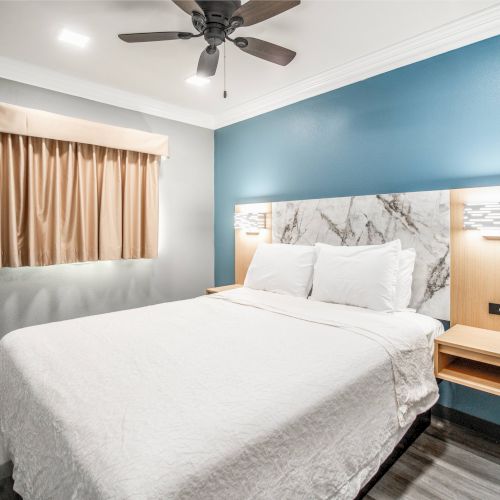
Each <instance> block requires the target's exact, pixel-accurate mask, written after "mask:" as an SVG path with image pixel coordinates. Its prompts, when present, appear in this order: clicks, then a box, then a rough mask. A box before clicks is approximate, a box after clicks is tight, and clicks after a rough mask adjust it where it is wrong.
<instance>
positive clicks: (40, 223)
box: [0, 132, 159, 267]
mask: <svg viewBox="0 0 500 500" xmlns="http://www.w3.org/2000/svg"><path fill="white" fill-rule="evenodd" d="M158 162H159V156H157V155H153V154H148V153H143V152H131V151H124V150H120V149H112V148H109V147H104V146H98V145H90V144H81V143H78V142H67V141H62V140H55V139H44V138H39V137H31V136H26V135H18V134H11V133H2V132H0V252H1V260H0V267H18V266H43V265H51V264H63V263H69V262H82V261H94V260H108V259H137V258H153V257H156V256H157V255H158Z"/></svg>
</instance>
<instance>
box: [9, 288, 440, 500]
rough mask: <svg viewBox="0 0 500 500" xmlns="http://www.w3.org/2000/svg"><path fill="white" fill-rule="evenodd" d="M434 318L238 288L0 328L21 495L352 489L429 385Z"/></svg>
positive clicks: (419, 405)
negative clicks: (8, 329) (17, 327)
mask: <svg viewBox="0 0 500 500" xmlns="http://www.w3.org/2000/svg"><path fill="white" fill-rule="evenodd" d="M440 331H441V326H440V324H439V323H438V322H436V321H434V320H432V319H430V318H427V317H424V316H421V315H418V314H415V313H396V314H385V313H377V312H371V311H367V310H361V309H358V308H352V307H346V306H334V305H331V304H323V303H318V302H312V301H307V300H304V299H297V298H291V297H285V296H279V295H276V294H271V293H266V292H257V291H252V290H246V289H242V290H235V291H232V292H226V293H224V294H217V295H213V296H209V297H200V298H197V299H192V300H187V301H181V302H173V303H166V304H159V305H156V306H150V307H145V308H141V309H135V310H128V311H123V312H117V313H110V314H105V315H100V316H91V317H86V318H80V319H75V320H71V321H63V322H59V323H52V324H47V325H41V326H36V327H30V328H25V329H22V330H18V331H16V332H12V333H11V334H9V335H7V336H6V337H4V339H3V340H2V341H0V465H1V462H2V449H3V460H4V461H6V460H8V459H10V460H12V461H13V462H14V479H15V489H16V491H18V492H19V493H20V494H21V495H22V496H23V497H24V498H25V499H26V500H30V499H40V500H46V499H49V498H50V499H53V500H58V499H60V500H69V499H82V500H87V499H88V500H97V499H116V500H128V499H130V500H132V499H133V500H141V499H144V500H146V499H148V500H152V499H158V500H159V499H162V500H163V499H174V498H175V499H203V500H209V499H214V500H215V499H217V500H222V499H228V500H233V499H234V500H240V499H273V500H276V499H312V498H317V499H327V498H340V499H342V498H352V497H354V496H355V495H356V493H357V491H358V490H359V489H360V488H361V487H362V485H363V484H364V483H366V481H367V480H368V479H369V478H370V477H371V475H373V473H374V472H375V471H376V470H377V468H378V466H379V465H380V463H381V462H382V461H383V460H384V459H385V458H386V456H387V455H388V454H389V453H390V452H391V451H392V448H393V447H394V446H395V444H396V443H397V441H398V440H399V438H400V437H401V435H402V434H403V433H404V431H405V429H406V428H407V426H408V424H409V423H411V421H412V419H413V417H414V416H415V415H416V414H417V413H419V412H422V411H424V410H426V409H428V408H429V407H430V406H431V405H432V404H433V403H434V402H435V401H436V399H437V386H436V384H435V382H434V379H433V377H432V363H431V350H430V347H429V346H430V345H431V341H432V338H433V336H434V335H435V334H438V333H440Z"/></svg>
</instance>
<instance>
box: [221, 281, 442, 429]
mask: <svg viewBox="0 0 500 500" xmlns="http://www.w3.org/2000/svg"><path fill="white" fill-rule="evenodd" d="M213 298H215V299H222V300H228V301H230V302H234V303H237V304H241V305H246V306H251V307H257V308H260V309H265V310H267V311H272V312H275V313H278V314H283V315H286V316H290V317H293V318H297V319H300V320H303V321H308V322H312V323H319V324H322V325H330V326H335V327H337V328H342V329H343V330H348V331H351V332H353V333H355V334H357V335H363V336H365V337H366V338H368V339H371V340H373V341H375V342H377V343H378V344H379V345H380V346H382V347H383V348H384V349H385V350H386V352H387V354H388V355H389V356H390V358H391V365H392V370H393V373H394V389H395V397H396V401H397V403H398V419H399V423H400V425H401V427H405V426H406V425H408V424H409V423H411V422H412V421H413V420H414V419H415V417H416V416H417V415H418V414H419V413H421V412H422V411H424V409H426V408H429V406H432V405H433V404H434V403H435V402H436V401H437V398H438V390H437V385H436V379H435V378H434V371H433V364H432V356H429V342H428V339H427V338H426V336H425V335H423V334H422V324H421V322H419V321H418V320H417V321H408V313H403V314H398V313H394V314H387V313H380V312H378V311H371V310H369V309H364V310H362V311H363V312H362V314H360V308H358V307H349V306H339V305H333V304H325V303H324V302H316V301H313V300H308V301H304V300H303V299H301V298H295V297H288V296H286V295H279V294H276V293H275V294H269V293H267V292H261V291H257V290H249V289H248V288H241V289H238V290H236V291H233V292H232V293H225V294H224V293H220V294H215V295H213ZM415 316H416V317H417V318H419V319H420V318H425V319H428V318H426V317H425V316H421V315H415ZM420 321H422V320H421V319H420ZM433 322H434V321H433ZM402 332H404V335H402Z"/></svg>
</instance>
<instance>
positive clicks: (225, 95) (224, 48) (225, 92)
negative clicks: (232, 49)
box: [222, 41, 227, 99]
mask: <svg viewBox="0 0 500 500" xmlns="http://www.w3.org/2000/svg"><path fill="white" fill-rule="evenodd" d="M223 50H224V93H223V94H222V95H223V96H224V99H227V90H226V42H225V41H224V47H223Z"/></svg>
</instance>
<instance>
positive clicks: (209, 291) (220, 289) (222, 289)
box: [205, 285, 243, 295]
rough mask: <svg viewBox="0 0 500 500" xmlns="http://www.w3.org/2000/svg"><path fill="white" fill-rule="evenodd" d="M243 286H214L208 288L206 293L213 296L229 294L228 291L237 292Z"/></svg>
mask: <svg viewBox="0 0 500 500" xmlns="http://www.w3.org/2000/svg"><path fill="white" fill-rule="evenodd" d="M242 286H243V285H224V286H212V287H210V288H207V289H206V291H205V293H206V294H207V295H211V294H212V293H219V292H227V291H228V290H235V289H236V288H241V287H242Z"/></svg>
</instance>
